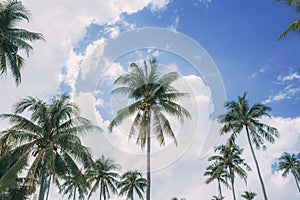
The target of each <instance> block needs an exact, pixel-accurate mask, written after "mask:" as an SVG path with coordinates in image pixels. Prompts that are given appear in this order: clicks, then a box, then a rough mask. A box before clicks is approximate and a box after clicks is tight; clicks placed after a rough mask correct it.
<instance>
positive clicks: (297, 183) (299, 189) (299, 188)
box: [293, 174, 300, 193]
mask: <svg viewBox="0 0 300 200" xmlns="http://www.w3.org/2000/svg"><path fill="white" fill-rule="evenodd" d="M293 176H294V178H295V181H296V185H297V188H298V191H299V193H300V187H299V182H298V180H297V178H296V176H295V175H294V174H293Z"/></svg>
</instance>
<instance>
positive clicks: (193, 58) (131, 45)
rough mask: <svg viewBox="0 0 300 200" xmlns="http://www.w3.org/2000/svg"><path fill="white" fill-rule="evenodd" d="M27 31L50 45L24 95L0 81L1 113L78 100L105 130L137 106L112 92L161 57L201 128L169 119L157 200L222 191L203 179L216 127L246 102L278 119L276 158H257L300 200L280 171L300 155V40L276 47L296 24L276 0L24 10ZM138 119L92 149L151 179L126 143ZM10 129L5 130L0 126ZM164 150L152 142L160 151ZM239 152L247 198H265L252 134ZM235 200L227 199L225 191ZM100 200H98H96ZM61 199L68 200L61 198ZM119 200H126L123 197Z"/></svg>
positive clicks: (153, 0)
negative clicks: (279, 164)
mask: <svg viewBox="0 0 300 200" xmlns="http://www.w3.org/2000/svg"><path fill="white" fill-rule="evenodd" d="M23 2H24V4H25V6H26V7H27V8H28V9H30V10H31V21H30V23H29V24H28V23H22V24H21V25H22V26H23V27H25V28H27V29H30V30H33V31H37V32H41V33H43V34H44V36H45V38H46V41H45V42H36V43H34V51H33V53H32V54H31V55H30V57H29V58H28V59H27V62H26V65H25V67H24V69H23V71H22V83H21V85H20V86H18V87H16V86H15V84H14V82H13V79H12V78H11V77H10V75H9V74H8V75H7V76H6V77H2V78H1V79H0V84H1V87H0V92H1V94H2V98H1V105H0V113H7V112H10V111H11V110H12V105H13V104H14V102H16V101H17V100H18V99H20V98H23V97H25V96H28V95H30V96H37V97H40V98H44V99H48V98H50V97H51V96H53V95H56V94H60V93H63V92H70V93H71V94H72V96H73V99H74V102H76V103H78V104H79V105H80V107H81V110H82V114H83V115H84V116H86V117H88V118H90V119H91V120H93V121H94V122H95V123H97V124H98V125H99V126H101V127H102V128H103V129H104V130H106V126H107V124H108V123H109V121H110V120H111V119H112V118H113V116H114V114H115V113H116V111H117V110H118V109H119V108H122V107H123V106H126V105H127V103H129V102H128V101H127V100H126V99H122V97H119V96H114V95H111V90H112V89H113V88H114V87H115V86H114V85H113V81H114V80H115V79H116V78H117V77H118V76H119V75H121V74H122V73H124V72H126V71H127V70H128V66H129V65H130V63H131V62H136V63H138V64H143V60H144V59H148V58H151V57H152V56H155V57H157V59H158V61H159V63H160V70H161V72H162V73H165V72H169V71H177V72H178V73H179V74H180V79H179V80H178V81H177V82H176V83H175V84H174V85H175V86H176V87H177V88H178V89H179V90H180V91H183V92H188V93H190V96H191V98H189V99H182V101H181V103H182V104H183V105H184V106H185V107H186V108H187V109H188V110H189V111H190V112H191V115H192V119H191V120H186V121H185V122H184V123H182V124H180V123H178V122H177V121H176V119H172V118H170V120H171V122H172V125H173V127H174V130H175V132H176V135H177V138H178V143H179V144H178V147H176V146H175V145H174V144H173V143H172V142H171V141H168V142H167V144H166V147H159V146H158V144H157V143H155V142H153V153H152V164H153V166H152V169H153V173H152V176H153V179H152V199H154V200H156V199H171V198H172V197H174V196H177V197H185V198H187V199H188V200H194V199H195V200H196V199H197V200H199V199H204V200H206V199H211V197H212V196H213V195H216V194H217V185H216V184H215V183H213V184H210V185H206V184H204V180H205V178H204V177H203V172H204V169H205V167H206V165H207V164H208V163H207V162H206V159H207V155H211V152H210V150H211V148H212V147H213V146H214V145H216V144H219V143H222V142H223V141H224V140H225V138H220V137H218V128H219V127H218V125H216V124H215V123H214V119H215V116H217V115H218V114H220V113H222V111H223V110H222V104H223V102H224V101H226V100H235V99H236V98H237V96H239V95H242V94H243V92H245V91H247V92H248V95H247V97H248V99H249V101H250V103H257V102H260V103H265V104H266V105H268V106H270V107H272V112H271V115H272V116H271V118H264V119H262V120H263V121H264V122H266V123H267V124H270V125H272V126H274V127H276V128H278V130H279V132H280V135H281V136H280V138H279V139H278V140H276V142H275V144H272V145H269V144H267V146H268V150H266V151H264V152H257V155H258V159H259V162H260V165H261V171H262V174H263V178H264V181H265V185H266V187H267V192H268V196H269V198H270V199H272V200H273V199H274V200H277V199H278V200H280V199H283V198H285V199H296V198H299V194H298V193H297V188H296V185H295V184H294V180H293V179H292V177H287V178H286V179H282V177H281V174H279V173H277V172H272V167H271V166H272V164H273V163H274V162H275V161H276V158H278V157H279V156H280V155H281V154H282V153H283V152H285V151H287V152H291V153H295V152H299V150H300V149H299V141H300V140H299V133H300V116H299V108H300V73H299V71H298V68H299V65H300V62H299V57H300V47H299V41H300V36H299V35H297V34H294V33H291V34H289V35H287V37H286V38H285V39H283V40H282V41H280V42H277V41H276V39H277V37H278V36H279V35H280V33H281V32H282V31H283V30H284V29H285V28H286V27H287V26H288V25H289V24H291V23H292V22H293V21H294V20H296V19H297V17H299V15H297V14H296V13H294V11H293V10H292V9H289V8H287V7H285V6H284V5H283V4H277V3H274V2H273V1H272V0H263V1H261V0H254V1H246V0H242V1H233V0H227V1H217V0H190V1H183V0H143V1H140V0H113V1H104V0H98V1H96V0H86V1H76V3H75V2H74V1H72V0H63V1H59V0H53V1H45V0H24V1H23ZM130 122H131V119H130V118H129V119H128V121H125V122H124V123H123V124H122V126H120V127H118V128H116V129H115V130H114V132H113V133H112V134H108V133H107V132H106V131H105V132H104V133H103V134H91V135H88V136H85V137H84V138H83V140H84V142H85V144H86V145H88V146H90V148H91V150H92V152H93V155H94V157H95V158H97V157H99V156H100V155H102V154H104V155H106V156H108V157H110V158H113V159H114V160H115V161H116V162H117V163H120V164H121V165H122V167H123V171H125V170H127V169H139V170H141V171H143V170H144V168H145V154H144V151H142V150H140V148H139V147H138V146H136V145H135V141H127V129H128V128H129V126H130ZM1 126H2V127H6V126H8V125H7V124H6V123H5V122H1ZM153 141H155V140H153ZM238 144H239V145H240V146H242V147H243V148H245V152H244V157H245V159H246V160H247V162H248V163H249V165H250V166H251V167H252V169H253V171H252V172H250V173H249V179H248V183H247V185H246V184H245V183H244V182H242V181H240V180H237V185H238V187H237V188H236V190H237V194H238V196H239V195H240V194H241V193H242V192H243V191H245V190H249V189H251V191H254V192H256V193H258V199H261V198H262V194H261V189H260V186H259V184H258V178H257V173H256V171H255V166H254V163H253V160H252V157H251V156H250V155H249V149H248V145H247V143H246V142H245V138H244V136H243V133H242V134H241V137H240V138H239V140H238ZM224 193H225V196H226V197H227V199H231V193H230V191H229V190H226V189H224ZM97 195H98V194H94V195H93V198H94V199H97V198H98V197H97ZM51 198H52V199H61V197H60V196H59V195H58V194H57V191H55V190H53V191H52V192H51ZM114 199H122V198H117V197H115V198H114Z"/></svg>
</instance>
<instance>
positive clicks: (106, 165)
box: [86, 155, 120, 200]
mask: <svg viewBox="0 0 300 200" xmlns="http://www.w3.org/2000/svg"><path fill="white" fill-rule="evenodd" d="M119 169H120V166H119V165H118V164H116V163H115V162H114V161H113V160H111V159H109V158H106V157H105V156H104V155H102V156H101V158H99V159H97V160H96V161H95V162H93V163H92V164H91V165H90V166H89V168H88V169H87V171H86V178H87V181H88V184H89V185H91V191H90V194H89V198H90V197H91V196H92V194H93V193H94V192H95V191H96V190H97V189H98V188H99V190H100V194H99V199H100V200H102V199H104V200H106V199H108V198H110V193H109V192H110V191H111V192H112V193H113V194H116V193H117V185H118V178H119V174H118V173H117V171H118V170H119Z"/></svg>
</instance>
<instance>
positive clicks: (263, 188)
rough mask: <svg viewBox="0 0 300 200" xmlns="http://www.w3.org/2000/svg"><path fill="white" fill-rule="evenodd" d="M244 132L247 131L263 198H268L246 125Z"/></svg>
mask: <svg viewBox="0 0 300 200" xmlns="http://www.w3.org/2000/svg"><path fill="white" fill-rule="evenodd" d="M246 132H247V138H248V142H249V145H250V149H251V153H252V156H253V159H254V162H255V165H256V169H257V173H258V177H259V181H260V184H261V187H262V191H263V195H264V199H265V200H268V197H267V192H266V188H265V185H264V182H263V179H262V176H261V173H260V169H259V165H258V162H257V159H256V156H255V153H254V149H253V146H252V143H251V140H250V135H249V130H248V127H246Z"/></svg>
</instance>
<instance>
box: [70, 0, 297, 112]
mask: <svg viewBox="0 0 300 200" xmlns="http://www.w3.org/2000/svg"><path fill="white" fill-rule="evenodd" d="M122 18H123V21H126V22H128V23H131V24H135V26H136V27H137V28H141V27H162V28H171V29H175V30H176V31H178V32H181V33H183V34H186V35H187V36H189V37H191V38H192V39H194V40H195V41H196V42H198V43H199V44H200V45H202V46H203V48H204V49H205V50H206V51H207V52H208V53H209V55H210V56H211V57H212V59H213V60H214V61H215V63H216V65H217V67H218V68H219V70H220V72H221V75H222V78H223V81H224V84H225V89H226V94H227V99H228V100H233V99H236V98H237V96H238V95H242V93H243V92H245V91H247V92H248V97H249V98H250V101H251V102H252V103H256V102H264V103H267V105H268V106H270V107H272V108H273V111H272V113H273V114H274V115H275V116H283V117H297V116H299V112H298V110H297V109H295V108H297V107H299V100H300V99H299V92H300V89H299V79H300V78H299V71H298V67H299V62H298V61H299V59H298V57H299V56H300V51H299V45H298V40H299V36H298V35H297V34H294V33H291V34H289V35H288V36H287V37H286V38H284V39H283V40H281V41H280V42H277V40H276V39H277V37H278V36H279V35H280V33H281V32H282V31H283V30H284V29H285V28H286V27H287V26H288V25H289V24H290V23H291V22H293V21H294V20H295V19H297V14H296V13H294V11H293V10H292V9H290V8H287V7H285V6H284V5H283V4H279V3H274V2H272V1H266V0H264V1H260V2H255V1H251V2H250V1H243V2H238V3H237V2H236V1H226V2H225V1H212V2H210V3H204V4H203V3H201V2H199V1H172V2H171V3H170V4H168V5H167V6H166V7H165V8H164V9H162V10H160V11H158V12H153V11H151V9H150V8H149V7H148V8H147V7H146V8H144V9H143V10H142V11H140V12H137V13H134V14H131V15H128V14H122ZM117 25H119V27H121V28H120V31H124V27H122V23H119V24H117ZM114 26H115V25H114ZM105 27H107V25H104V26H101V25H96V24H92V25H91V26H89V27H88V28H87V34H86V36H85V38H83V39H82V40H81V41H80V42H78V45H77V47H75V50H76V51H77V52H80V51H84V47H85V46H86V45H88V44H89V43H90V42H91V41H93V40H96V39H98V38H99V37H107V36H108V34H107V33H105V31H104V29H105ZM122 29H123V30H122ZM125 29H126V28H125ZM284 77H286V78H284ZM288 77H289V78H288ZM293 77H294V78H293ZM276 96H277V98H276ZM274 97H275V98H274Z"/></svg>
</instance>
